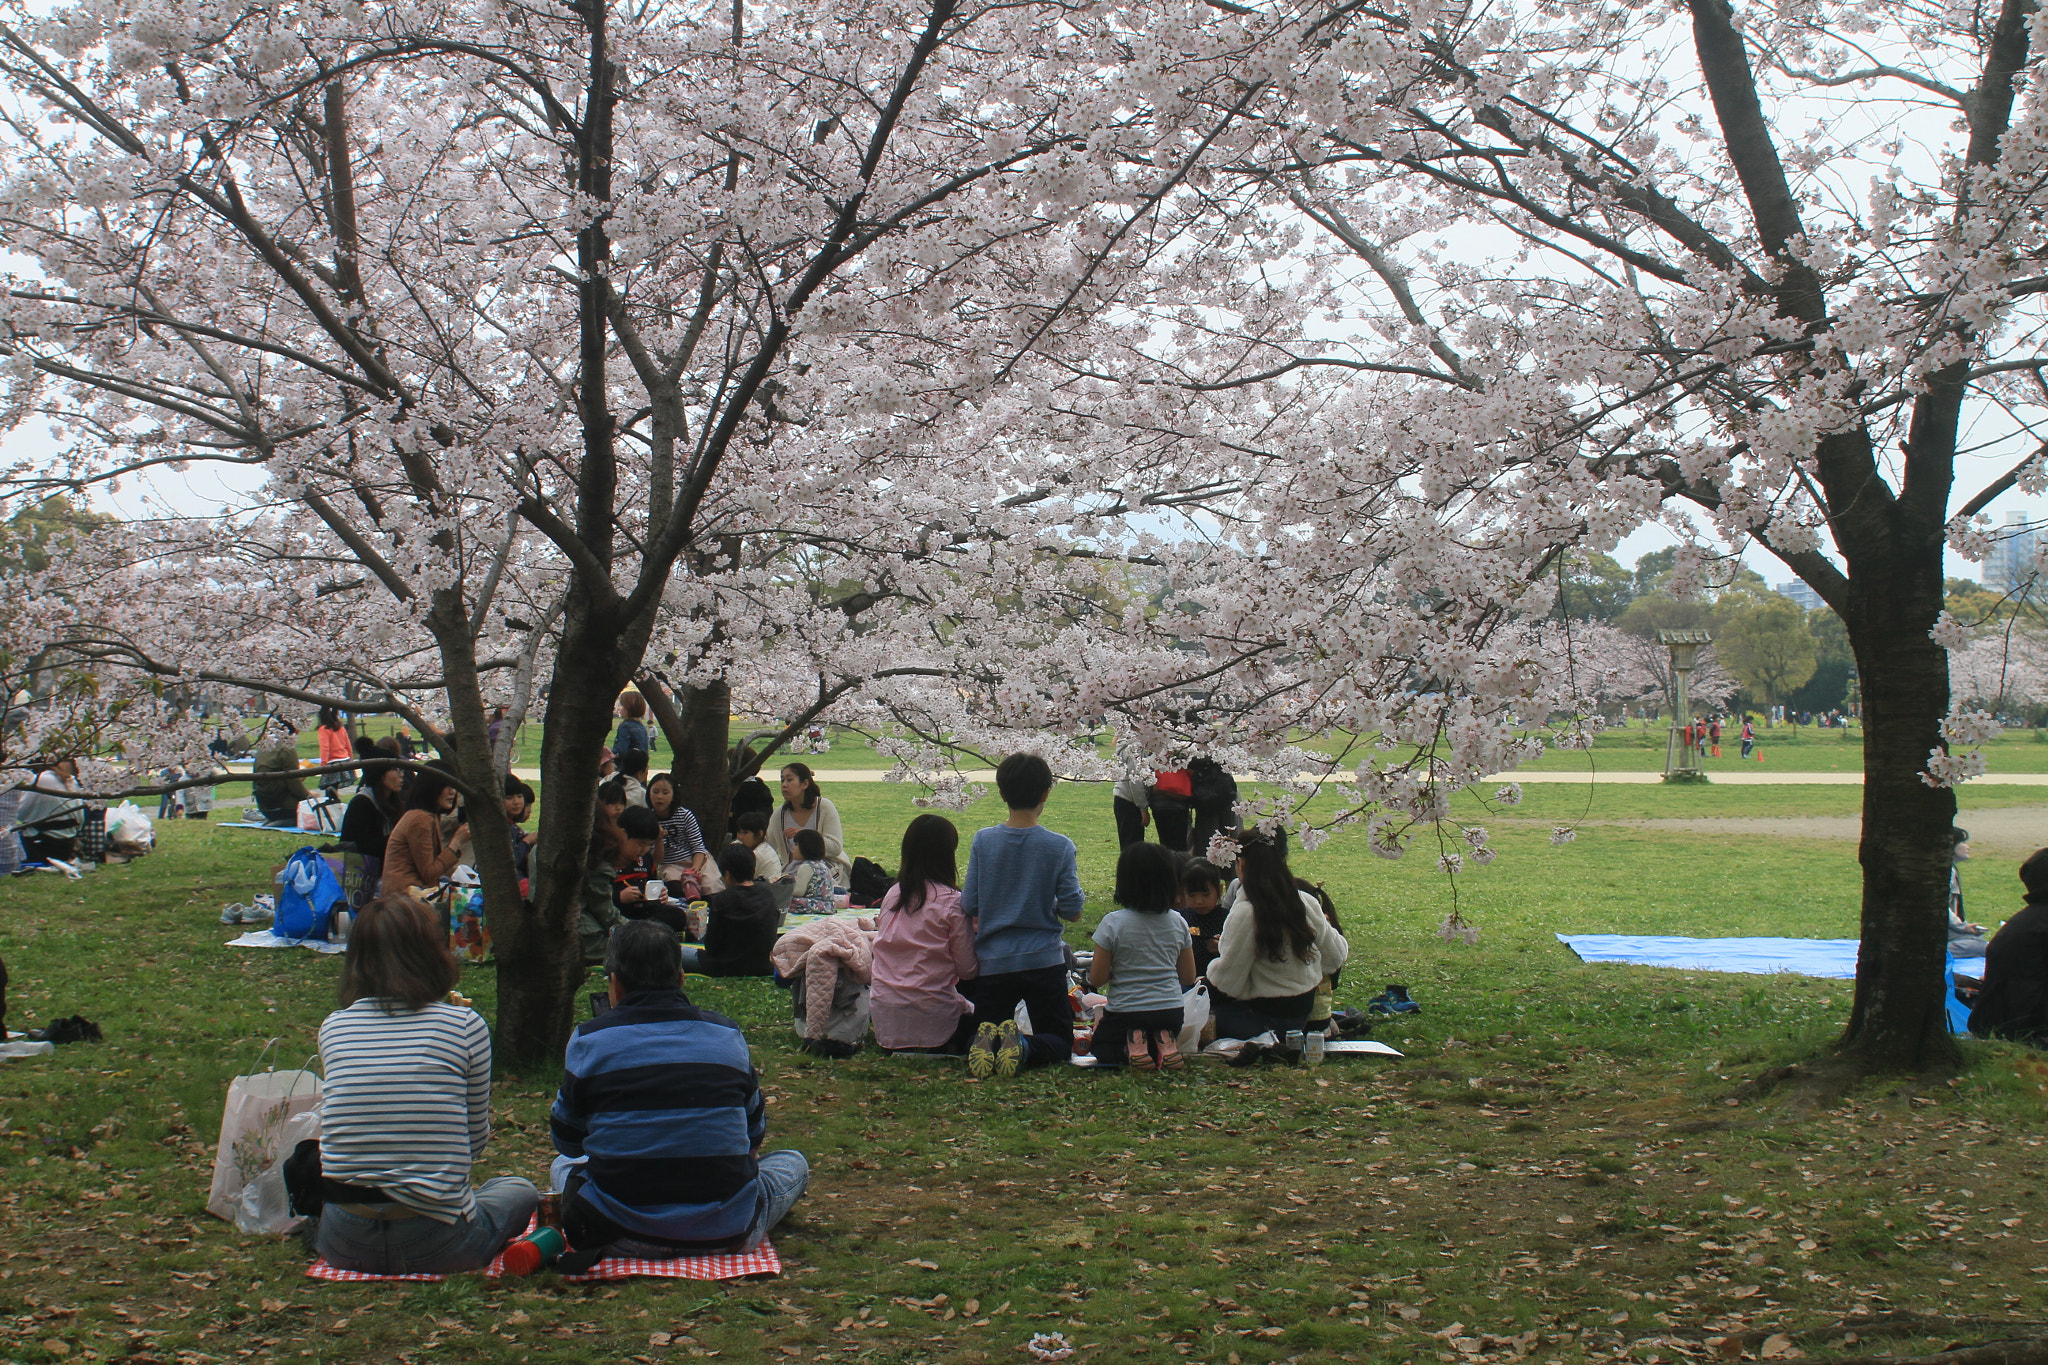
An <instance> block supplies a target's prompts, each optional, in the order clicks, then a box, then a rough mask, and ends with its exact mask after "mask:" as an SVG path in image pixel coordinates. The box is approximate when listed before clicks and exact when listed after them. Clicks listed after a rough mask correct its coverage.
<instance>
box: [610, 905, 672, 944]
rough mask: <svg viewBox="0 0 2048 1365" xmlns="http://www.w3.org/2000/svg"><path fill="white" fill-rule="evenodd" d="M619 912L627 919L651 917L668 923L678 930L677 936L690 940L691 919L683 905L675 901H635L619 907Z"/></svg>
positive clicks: (656, 921)
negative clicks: (684, 911)
mask: <svg viewBox="0 0 2048 1365" xmlns="http://www.w3.org/2000/svg"><path fill="white" fill-rule="evenodd" d="M619 913H620V914H621V915H624V916H625V917H626V918H627V919H651V920H653V921H654V922H655V923H656V924H666V925H667V926H668V927H669V928H671V929H673V930H675V931H676V937H677V938H680V939H682V940H683V941H684V942H686V943H687V942H688V941H689V938H690V920H689V917H688V916H687V915H685V914H684V913H683V907H682V906H680V905H677V904H676V903H675V902H674V901H635V902H634V903H633V904H631V905H622V906H620V907H619Z"/></svg>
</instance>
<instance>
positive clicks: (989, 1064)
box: [967, 1019, 1026, 1081]
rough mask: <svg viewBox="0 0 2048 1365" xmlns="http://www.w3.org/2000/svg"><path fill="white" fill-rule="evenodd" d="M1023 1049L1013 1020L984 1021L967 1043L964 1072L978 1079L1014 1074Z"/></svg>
mask: <svg viewBox="0 0 2048 1365" xmlns="http://www.w3.org/2000/svg"><path fill="white" fill-rule="evenodd" d="M1025 1051H1026V1046H1025V1043H1024V1039H1023V1037H1022V1036H1021V1035H1019V1034H1018V1032H1017V1021H1016V1020H1014V1019H1005V1020H1003V1022H1002V1023H1000V1024H983V1025H982V1026H981V1027H980V1028H978V1029H976V1030H975V1031H974V1041H973V1042H971V1043H969V1044H968V1045H967V1074H968V1075H970V1076H972V1077H974V1079H976V1080H977V1081H985V1080H987V1079H988V1078H989V1077H991V1076H1014V1075H1016V1074H1017V1069H1018V1068H1019V1067H1021V1066H1023V1065H1024V1054H1025Z"/></svg>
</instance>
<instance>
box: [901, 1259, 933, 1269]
mask: <svg viewBox="0 0 2048 1365" xmlns="http://www.w3.org/2000/svg"><path fill="white" fill-rule="evenodd" d="M903 1264H904V1265H914V1266H916V1267H917V1268H918V1269H920V1270H937V1269H938V1268H939V1263H938V1262H937V1261H923V1260H914V1259H913V1260H908V1261H905V1262H903Z"/></svg>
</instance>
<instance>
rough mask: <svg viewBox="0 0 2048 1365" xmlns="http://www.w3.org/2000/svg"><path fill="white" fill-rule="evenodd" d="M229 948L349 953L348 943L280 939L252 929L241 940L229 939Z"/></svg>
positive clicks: (271, 934) (274, 935)
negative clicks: (290, 949) (303, 949)
mask: <svg viewBox="0 0 2048 1365" xmlns="http://www.w3.org/2000/svg"><path fill="white" fill-rule="evenodd" d="M227 946H228V947H230V948H311V949H312V950H313V951H314V952H316V953H345V952H347V951H348V945H347V944H346V943H326V942H322V941H321V940H320V939H317V938H309V939H305V940H303V941H302V940H300V939H295V938H279V937H278V936H277V935H276V934H274V933H272V932H271V931H270V930H268V929H252V930H250V931H249V932H248V933H246V934H244V935H242V936H241V937H240V938H231V939H229V940H228V943H227Z"/></svg>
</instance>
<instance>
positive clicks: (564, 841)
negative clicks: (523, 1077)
mask: <svg viewBox="0 0 2048 1365" xmlns="http://www.w3.org/2000/svg"><path fill="white" fill-rule="evenodd" d="M570 599H571V600H570V604H569V610H568V615H567V617H566V618H565V619H564V622H563V626H562V639H561V646H560V649H559V651H558V652H557V654H556V656H555V669H554V674H553V679H552V681H551V683H550V684H549V687H548V705H547V714H546V715H545V717H544V718H543V720H542V728H541V751H540V771H541V792H540V796H541V803H540V822H539V825H538V832H539V834H540V840H539V842H538V843H536V844H535V845H534V849H533V856H532V859H531V860H530V863H529V867H530V868H531V871H532V878H531V891H532V896H531V899H530V900H528V901H527V902H526V903H525V904H524V905H523V906H522V907H521V910H520V914H519V916H518V918H517V920H516V921H515V923H514V924H513V926H512V927H511V930H510V932H509V933H507V934H503V935H499V936H497V938H496V941H495V943H494V945H493V946H494V951H495V952H496V955H497V958H498V1025H497V1035H496V1047H497V1051H498V1055H499V1056H500V1057H502V1058H504V1059H505V1060H506V1063H507V1065H509V1066H512V1067H514V1068H516V1069H520V1070H531V1069H536V1068H540V1067H546V1066H554V1065H559V1064H560V1062H561V1059H562V1048H563V1046H564V1045H565V1044H566V1043H567V1042H568V1039H569V1032H570V1030H571V1029H573V1028H574V1027H575V1023H576V998H577V992H578V988H579V987H580V986H581V985H582V982H583V979H584V976H585V975H586V969H585V967H584V964H583V953H582V945H581V941H580V939H579V937H578V935H577V919H578V916H579V915H580V914H581V912H582V895H583V879H584V871H585V867H586V865H587V863H588V860H589V852H590V829H591V821H592V819H593V817H594V816H595V814H596V810H597V753H598V750H600V749H602V748H603V747H604V745H605V739H606V738H607V736H608V734H609V733H610V730H611V723H612V704H613V702H614V701H615V699H616V698H617V697H618V695H619V693H620V691H621V690H623V689H624V687H625V685H626V683H627V681H628V680H629V679H631V677H632V676H633V670H634V668H635V666H636V665H637V664H638V663H639V661H640V657H641V655H642V654H643V653H644V652H645V650H646V648H647V639H648V636H649V635H650V634H651V633H652V631H653V612H652V610H650V611H648V612H647V613H646V614H645V616H644V618H643V619H641V620H639V621H636V622H634V623H633V624H632V625H631V626H629V627H628V628H627V629H624V630H620V629H619V628H617V627H616V626H615V625H614V624H613V622H612V621H611V619H610V616H609V614H608V613H602V612H593V611H592V610H591V609H590V607H589V605H588V603H587V601H586V600H585V593H584V591H583V589H581V588H580V587H572V588H571V591H570Z"/></svg>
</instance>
